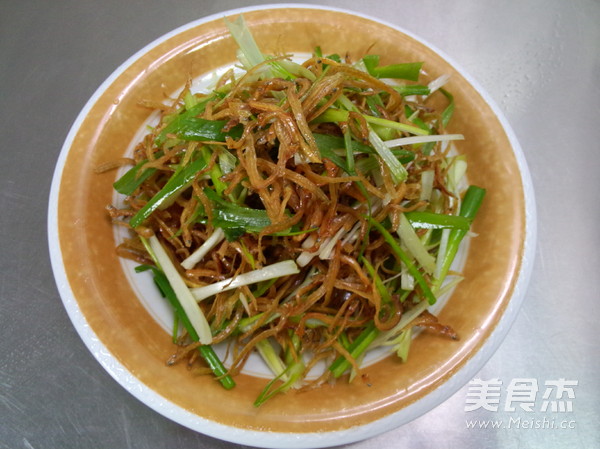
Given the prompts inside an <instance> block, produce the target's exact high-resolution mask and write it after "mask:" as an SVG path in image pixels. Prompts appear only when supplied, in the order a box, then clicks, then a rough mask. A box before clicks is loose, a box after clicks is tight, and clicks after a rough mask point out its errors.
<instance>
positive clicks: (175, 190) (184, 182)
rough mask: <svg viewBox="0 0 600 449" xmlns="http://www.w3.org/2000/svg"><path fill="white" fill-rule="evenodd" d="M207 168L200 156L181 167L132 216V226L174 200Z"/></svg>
mask: <svg viewBox="0 0 600 449" xmlns="http://www.w3.org/2000/svg"><path fill="white" fill-rule="evenodd" d="M205 168H206V162H205V161H204V159H203V158H198V159H196V160H195V161H192V162H191V163H190V164H188V165H186V166H185V167H183V168H181V167H180V169H179V170H177V171H176V172H175V173H174V174H173V175H172V176H171V179H169V180H168V181H167V183H166V184H165V186H164V187H163V188H162V189H161V190H160V191H159V192H158V193H157V194H156V195H154V196H153V197H152V198H151V199H150V201H148V202H147V203H146V204H145V205H144V207H142V208H141V209H140V210H139V211H137V213H136V214H135V215H134V216H133V217H132V218H131V220H130V221H129V224H130V226H131V227H132V228H135V227H137V226H139V225H140V224H142V222H143V221H144V220H145V219H146V218H148V217H149V216H150V214H152V212H154V211H155V210H156V209H158V208H159V207H161V205H163V204H168V202H170V201H172V200H173V199H174V198H175V197H176V196H177V195H178V194H179V193H181V191H182V190H184V189H186V188H187V187H188V186H189V184H190V183H191V182H192V181H193V180H194V178H195V177H196V174H197V173H198V172H199V171H201V170H203V169H205Z"/></svg>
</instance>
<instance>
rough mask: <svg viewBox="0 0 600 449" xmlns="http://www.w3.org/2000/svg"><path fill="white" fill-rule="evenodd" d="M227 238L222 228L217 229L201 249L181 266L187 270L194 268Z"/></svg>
mask: <svg viewBox="0 0 600 449" xmlns="http://www.w3.org/2000/svg"><path fill="white" fill-rule="evenodd" d="M224 238H225V233H224V232H223V230H222V229H221V228H217V229H215V231H214V232H213V233H212V234H211V235H210V237H209V238H207V239H206V240H205V241H204V243H203V244H202V245H200V247H199V248H198V249H197V250H196V251H194V252H193V253H192V254H190V255H189V256H188V257H187V258H186V259H185V260H184V261H183V262H181V266H182V267H183V268H185V269H186V270H191V269H192V268H194V265H196V264H197V263H198V262H200V261H201V260H202V259H203V258H204V256H206V254H208V252H209V251H210V250H211V249H213V248H214V247H215V246H217V245H218V244H219V243H220V242H221V241H222V240H223V239H224Z"/></svg>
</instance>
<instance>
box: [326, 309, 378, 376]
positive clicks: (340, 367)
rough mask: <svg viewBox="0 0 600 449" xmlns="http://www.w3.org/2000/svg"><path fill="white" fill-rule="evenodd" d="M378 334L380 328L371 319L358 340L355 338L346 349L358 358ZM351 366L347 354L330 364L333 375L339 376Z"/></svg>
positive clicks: (353, 356)
mask: <svg viewBox="0 0 600 449" xmlns="http://www.w3.org/2000/svg"><path fill="white" fill-rule="evenodd" d="M377 335H379V329H377V328H376V327H375V323H373V321H371V322H370V323H369V324H368V325H367V326H366V327H365V328H364V329H363V331H362V332H361V333H360V334H359V336H358V337H356V340H354V341H353V342H352V343H351V344H350V345H349V346H348V347H347V348H346V349H347V350H348V352H349V353H350V355H351V356H352V358H353V359H355V360H356V359H357V358H358V357H360V355H361V354H363V353H364V352H365V351H366V350H367V348H368V347H369V345H370V344H371V343H372V342H373V340H375V338H376V337H377ZM350 366H351V363H350V361H348V359H346V357H345V356H343V355H341V356H339V357H338V358H337V359H335V361H334V362H333V363H332V364H331V365H330V366H329V370H330V371H331V372H332V373H333V377H335V378H338V377H340V376H341V375H342V374H344V372H346V370H347V369H348V368H350Z"/></svg>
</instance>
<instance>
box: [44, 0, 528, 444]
mask: <svg viewBox="0 0 600 449" xmlns="http://www.w3.org/2000/svg"><path fill="white" fill-rule="evenodd" d="M281 8H296V9H298V8H306V9H313V10H314V9H321V10H328V11H337V12H341V13H345V14H351V15H356V16H359V17H362V18H365V19H368V20H371V21H374V22H378V23H381V24H383V25H386V26H388V27H390V28H393V29H395V30H397V31H399V32H401V33H404V34H406V35H407V36H409V37H411V38H413V39H415V40H416V41H418V42H420V43H421V44H423V45H425V46H427V47H429V48H430V49H431V50H433V51H434V52H435V53H437V54H438V55H439V56H440V57H441V58H442V59H444V60H445V61H447V62H448V63H449V64H450V65H452V66H453V67H454V68H455V69H456V70H457V71H458V72H460V74H461V75H462V76H463V77H464V78H465V79H466V80H467V81H468V82H469V83H470V84H471V86H472V87H474V88H475V90H477V92H478V93H479V94H480V95H481V96H482V97H483V98H484V100H485V101H486V103H487V104H488V106H489V107H490V109H491V110H492V111H493V113H494V114H495V115H496V117H497V119H498V120H499V122H500V123H501V125H502V127H503V128H504V131H505V133H506V135H507V136H508V139H509V141H510V143H511V145H512V149H513V153H514V155H515V158H516V161H517V165H518V167H519V171H520V175H521V182H522V185H523V191H524V203H525V241H524V245H523V256H522V260H521V265H520V267H519V270H518V273H517V280H516V282H515V285H514V289H513V294H512V297H511V299H510V301H509V303H508V305H507V308H506V310H505V313H504V314H503V315H502V317H501V319H500V320H499V322H498V323H497V325H496V327H495V329H494V330H493V331H492V333H491V335H490V336H489V338H488V339H487V340H486V341H485V343H484V344H483V345H482V346H481V348H480V349H479V351H477V353H475V354H474V355H473V356H472V357H471V358H470V359H469V360H468V361H467V362H466V363H465V364H464V365H463V366H462V368H461V369H460V370H459V371H457V372H456V373H455V374H454V375H452V376H451V377H450V378H449V379H448V380H447V381H446V382H445V383H444V384H442V385H441V386H440V387H438V388H437V389H435V390H433V391H432V392H431V393H429V394H428V395H426V396H424V397H423V398H421V399H419V400H418V401H416V402H414V403H412V404H410V405H408V406H407V407H405V408H403V409H401V410H400V411H398V412H396V413H393V414H391V415H388V416H385V417H384V418H382V419H379V420H377V421H374V422H371V423H368V424H366V425H361V426H357V427H352V428H349V429H344V430H339V431H332V432H319V433H302V434H296V433H278V432H261V431H257V430H249V429H240V428H235V427H231V426H227V425H223V424H220V423H217V422H214V421H210V420H207V419H205V418H202V417H199V416H198V415H195V414H193V413H191V412H189V411H187V410H184V409H182V408H181V407H179V406H177V405H176V404H173V403H172V402H170V401H169V400H168V399H166V398H164V397H162V396H161V395H160V394H159V393H157V392H156V391H154V390H152V389H150V388H148V387H147V386H145V385H144V384H142V383H141V382H140V381H139V380H138V379H137V378H136V377H135V375H133V374H132V373H131V372H129V371H128V370H127V369H126V368H125V367H124V366H123V365H122V364H121V363H120V362H119V361H118V360H117V359H116V358H115V357H113V356H112V355H111V353H110V351H109V350H108V349H107V348H106V346H105V345H104V344H103V343H102V341H101V340H100V339H99V338H98V336H97V335H96V334H95V333H94V331H93V330H92V329H91V327H90V326H89V324H88V322H87V320H86V317H85V316H84V315H83V313H82V311H81V309H80V308H79V306H78V303H77V300H76V298H75V296H74V294H73V291H72V290H71V287H70V285H69V282H68V279H67V273H66V270H65V267H64V264H63V258H62V254H61V249H60V245H59V240H58V214H57V211H58V207H56V206H57V205H58V194H59V187H60V181H61V175H62V171H63V168H64V165H65V162H66V159H67V155H68V152H69V149H70V147H71V144H72V142H73V139H74V137H75V135H76V134H77V132H78V129H79V127H80V126H81V124H82V122H83V120H84V119H85V117H86V116H87V114H88V112H89V110H90V109H91V108H92V106H93V105H94V104H95V102H96V100H97V99H98V98H99V97H100V96H101V95H102V93H103V92H104V90H105V89H106V88H107V87H108V86H109V85H110V84H111V83H112V82H113V81H114V80H115V79H116V78H117V77H118V76H119V75H120V74H121V73H122V72H123V71H124V70H125V69H126V68H127V67H129V66H130V65H131V64H132V63H133V62H134V61H136V60H137V59H139V57H140V56H142V55H143V54H145V53H146V52H148V50H150V49H151V48H153V47H155V46H156V45H158V44H160V43H161V42H164V41H165V40H167V39H169V38H170V37H172V36H174V35H177V34H179V33H181V32H182V31H184V30H187V29H189V28H192V27H194V26H197V25H199V24H201V23H206V22H210V21H213V20H217V19H220V18H222V17H223V16H231V15H237V14H240V13H244V12H248V11H257V10H266V9H281ZM48 241H49V250H50V257H51V262H52V268H53V271H54V276H55V280H56V283H57V287H58V290H59V293H60V295H61V298H62V301H63V304H64V306H65V308H66V310H67V313H68V315H69V317H70V319H71V321H72V322H73V325H74V327H75V329H76V330H77V332H78V333H79V335H80V337H81V338H82V340H83V341H84V343H85V344H86V346H87V347H88V349H89V350H90V351H91V353H92V354H93V355H94V357H95V358H96V359H97V360H98V361H99V362H100V364H101V365H102V366H103V367H104V369H105V370H106V371H108V373H109V374H110V375H111V376H112V377H113V378H114V379H115V380H116V381H117V382H118V383H119V384H121V385H122V386H123V387H124V388H125V389H126V390H127V391H129V392H130V393H131V394H133V395H134V396H135V397H136V398H138V399H139V400H140V401H142V402H143V403H145V404H146V405H148V406H149V407H151V408H152V409H154V410H155V411H157V412H158V413H160V414H162V415H164V416H166V417H167V418H169V419H171V420H173V421H175V422H178V423H180V424H182V425H184V426H186V427H189V428H191V429H193V430H196V431H199V432H202V433H204V434H207V435H210V436H213V437H216V438H219V439H223V440H227V441H231V442H236V443H240V444H249V445H253V446H260V447H279V448H283V447H289V448H305V447H327V446H332V445H339V444H346V443H351V442H355V441H358V440H362V439H365V438H369V437H372V436H374V435H377V434H380V433H382V432H385V431H387V430H390V429H391V428H395V427H397V426H400V425H402V424H405V423H407V422H409V421H411V420H412V419H414V418H416V417H418V416H420V415H422V414H424V413H426V412H427V411H429V410H431V409H432V408H434V407H435V406H437V405H438V404H440V403H442V402H443V401H445V400H446V399H447V398H448V397H450V396H451V395H452V394H454V393H455V392H456V391H457V390H458V389H460V388H461V387H462V386H463V385H464V384H466V383H467V382H468V381H469V380H470V379H471V378H472V377H473V376H474V375H475V374H476V373H477V372H478V371H479V370H480V369H481V367H482V366H483V365H484V364H485V362H486V361H487V360H488V359H489V358H490V357H491V355H492V354H493V353H494V352H495V350H496V349H497V347H498V346H499V345H500V343H501V342H502V340H503V339H504V337H505V335H506V334H507V332H508V330H509V328H510V326H511V325H512V322H513V321H514V319H515V317H516V315H517V312H518V310H519V308H520V306H521V303H522V301H523V299H524V296H525V291H526V287H527V284H528V282H529V277H530V274H531V270H532V265H533V259H534V253H535V241H536V211H535V200H534V192H533V186H532V181H531V177H530V174H529V170H528V168H527V164H526V161H525V157H524V155H523V152H522V150H521V148H520V145H519V143H518V141H517V139H516V137H515V135H514V133H513V131H512V129H511V128H510V125H509V124H508V122H507V120H506V119H505V118H504V116H503V114H502V112H501V111H500V109H499V108H498V107H497V105H496V104H495V103H494V101H493V100H492V99H491V98H490V96H489V95H488V94H487V93H486V92H485V91H484V90H483V89H482V88H481V87H480V86H479V84H478V83H477V82H476V81H475V80H474V79H473V78H472V77H470V76H469V75H468V74H467V73H466V72H465V71H464V70H462V69H461V68H460V66H458V65H457V64H456V63H455V62H454V61H452V60H451V59H450V58H449V57H447V56H446V55H445V54H444V53H443V52H441V51H439V50H438V49H436V48H435V47H433V46H431V45H430V44H429V43H427V42H426V41H424V40H423V39H421V38H419V37H417V36H415V35H413V34H412V33H410V32H407V31H406V30H404V29H402V28H400V27H398V26H396V25H393V24H390V23H386V22H385V21H382V20H380V19H377V18H374V17H370V16H367V15H364V14H360V13H356V12H353V11H348V10H345V9H341V8H331V7H322V6H314V5H298V4H276V5H263V6H259V7H249V8H240V9H234V10H230V11H225V12H222V13H218V14H214V15H211V16H207V17H204V18H201V19H199V20H196V21H194V22H191V23H189V24H187V25H184V26H182V27H180V28H178V29H176V30H173V31H172V32H170V33H167V34H165V35H164V36H162V37H160V38H159V39H157V40H155V41H154V42H152V43H150V44H149V45H147V46H146V47H144V48H143V49H141V50H140V51H139V52H137V53H136V54H135V55H133V56H132V57H131V58H129V59H128V60H127V61H125V62H124V63H123V64H122V65H121V66H120V67H119V68H118V69H117V70H115V72H114V73H113V74H112V75H111V76H110V77H109V78H108V79H107V80H106V81H105V82H104V83H103V84H102V85H101V86H100V87H99V88H98V90H97V91H96V92H95V93H94V95H93V96H92V97H91V98H90V100H89V101H88V103H87V104H86V106H85V107H84V108H83V109H82V111H81V112H80V114H79V116H78V117H77V119H76V120H75V122H74V124H73V126H72V128H71V130H70V132H69V134H68V136H67V138H66V140H65V143H64V145H63V147H62V150H61V153H60V156H59V159H58V161H57V165H56V168H55V172H54V176H53V180H52V185H51V191H50V197H49V209H48Z"/></svg>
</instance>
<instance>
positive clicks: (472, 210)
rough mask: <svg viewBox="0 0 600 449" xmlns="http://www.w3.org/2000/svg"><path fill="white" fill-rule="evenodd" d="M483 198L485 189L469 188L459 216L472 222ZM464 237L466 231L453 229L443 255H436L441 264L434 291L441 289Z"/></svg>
mask: <svg viewBox="0 0 600 449" xmlns="http://www.w3.org/2000/svg"><path fill="white" fill-rule="evenodd" d="M484 196H485V189H482V188H481V187H477V186H469V188H468V189H467V192H466V193H465V196H464V198H463V201H462V204H461V207H460V212H459V215H460V216H461V217H465V218H467V219H469V220H473V219H474V218H475V215H477V211H478V210H479V207H480V206H481V203H482V202H483V198H484ZM465 235H467V231H466V230H464V229H453V230H452V231H450V234H449V235H448V244H447V246H446V250H445V251H444V253H443V254H439V255H438V257H442V262H441V269H440V273H439V276H438V277H437V278H436V279H435V282H434V288H435V289H439V288H440V287H441V284H442V283H443V281H444V279H445V277H446V275H447V274H448V271H449V270H450V266H451V265H452V262H453V261H454V258H455V256H456V253H457V252H458V248H459V246H460V243H461V241H462V239H463V238H464V237H465Z"/></svg>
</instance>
